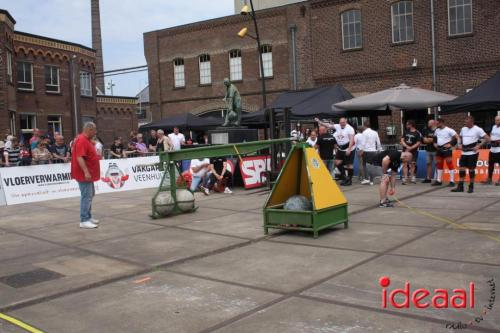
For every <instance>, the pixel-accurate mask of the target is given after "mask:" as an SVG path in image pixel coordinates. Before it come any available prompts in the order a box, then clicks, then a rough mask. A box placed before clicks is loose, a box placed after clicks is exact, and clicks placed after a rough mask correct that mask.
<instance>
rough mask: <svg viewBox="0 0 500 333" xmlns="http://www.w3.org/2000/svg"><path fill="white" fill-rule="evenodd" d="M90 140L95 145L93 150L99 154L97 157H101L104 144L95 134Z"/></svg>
mask: <svg viewBox="0 0 500 333" xmlns="http://www.w3.org/2000/svg"><path fill="white" fill-rule="evenodd" d="M92 142H93V143H94V145H95V150H96V152H97V155H99V159H101V160H102V159H103V154H104V146H103V144H102V141H101V139H99V138H98V137H97V136H96V137H94V138H93V139H92Z"/></svg>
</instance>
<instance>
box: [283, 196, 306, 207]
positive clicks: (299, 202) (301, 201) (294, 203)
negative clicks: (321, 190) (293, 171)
mask: <svg viewBox="0 0 500 333" xmlns="http://www.w3.org/2000/svg"><path fill="white" fill-rule="evenodd" d="M283 209H285V210H312V204H311V201H309V199H307V198H306V197H305V196H303V195H294V196H291V197H290V198H288V200H287V201H286V202H285V205H284V206H283Z"/></svg>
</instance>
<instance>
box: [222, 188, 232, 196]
mask: <svg viewBox="0 0 500 333" xmlns="http://www.w3.org/2000/svg"><path fill="white" fill-rule="evenodd" d="M224 193H225V194H233V191H231V189H230V188H229V187H226V188H225V189H224Z"/></svg>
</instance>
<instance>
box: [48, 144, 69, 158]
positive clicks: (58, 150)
mask: <svg viewBox="0 0 500 333" xmlns="http://www.w3.org/2000/svg"><path fill="white" fill-rule="evenodd" d="M49 151H50V152H51V153H52V154H57V155H59V156H66V154H67V153H68V151H69V148H68V146H66V145H65V144H63V145H62V146H58V145H52V146H50V147H49Z"/></svg>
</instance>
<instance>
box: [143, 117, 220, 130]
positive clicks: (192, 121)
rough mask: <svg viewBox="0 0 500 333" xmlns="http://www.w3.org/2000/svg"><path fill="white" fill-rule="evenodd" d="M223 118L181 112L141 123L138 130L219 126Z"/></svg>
mask: <svg viewBox="0 0 500 333" xmlns="http://www.w3.org/2000/svg"><path fill="white" fill-rule="evenodd" d="M222 122H223V119H219V118H214V117H203V118H202V117H197V116H195V115H193V114H191V113H183V114H178V115H174V116H171V117H167V118H165V119H162V120H159V121H156V122H152V123H149V124H146V125H143V126H141V127H140V128H139V130H141V131H142V130H150V129H160V128H161V129H164V130H170V129H172V128H174V127H178V128H186V129H203V128H210V127H215V126H220V125H221V124H222Z"/></svg>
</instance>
